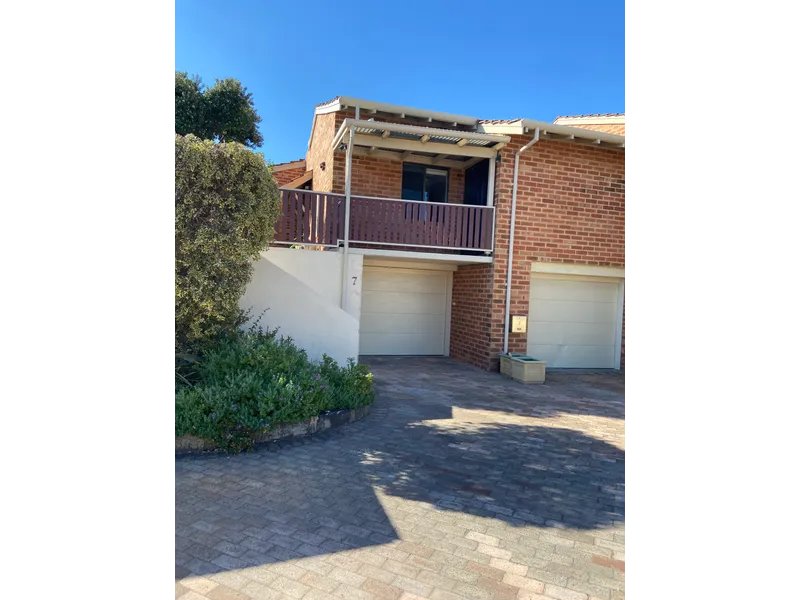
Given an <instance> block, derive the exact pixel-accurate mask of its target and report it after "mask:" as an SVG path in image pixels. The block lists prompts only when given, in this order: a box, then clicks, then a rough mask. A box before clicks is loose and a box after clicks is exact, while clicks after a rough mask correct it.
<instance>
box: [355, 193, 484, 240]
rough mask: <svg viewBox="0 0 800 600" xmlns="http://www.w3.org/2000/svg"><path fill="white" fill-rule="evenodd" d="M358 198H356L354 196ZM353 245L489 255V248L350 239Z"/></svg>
mask: <svg viewBox="0 0 800 600" xmlns="http://www.w3.org/2000/svg"><path fill="white" fill-rule="evenodd" d="M356 198H358V196H356ZM450 206H469V205H468V204H451V205H450ZM350 241H351V242H352V243H354V244H373V245H374V246H400V247H404V248H408V247H409V246H411V247H413V248H431V249H435V250H450V251H454V252H455V251H460V250H463V251H465V252H488V253H491V252H492V249H491V248H463V247H461V246H455V247H454V246H432V245H431V244H411V243H407V242H376V241H374V240H357V239H355V238H352V239H351V240H350Z"/></svg>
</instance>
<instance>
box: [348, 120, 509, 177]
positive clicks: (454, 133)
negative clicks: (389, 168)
mask: <svg viewBox="0 0 800 600" xmlns="http://www.w3.org/2000/svg"><path fill="white" fill-rule="evenodd" d="M351 129H352V131H353V134H354V136H353V137H354V139H353V146H354V148H353V150H354V153H355V154H356V155H362V156H363V155H367V156H375V157H380V158H388V159H390V160H399V161H406V160H413V161H414V162H420V163H425V164H434V165H441V166H445V167H453V168H459V169H464V168H466V167H468V166H471V165H472V164H475V162H477V161H478V160H480V159H482V158H494V157H495V156H496V155H497V152H498V151H499V150H500V149H501V148H502V147H503V146H505V145H506V144H508V142H509V141H510V140H511V138H510V137H509V136H507V135H499V134H494V133H476V132H472V131H459V130H457V129H436V128H433V127H423V126H419V125H402V124H399V123H386V122H383V121H375V120H372V119H370V120H366V121H365V120H362V119H345V120H344V122H343V123H342V125H341V127H340V128H339V131H338V132H337V133H336V137H335V138H334V140H333V144H332V147H333V149H334V150H335V149H337V148H339V147H340V146H342V145H343V144H345V143H346V142H345V134H347V133H348V132H349V131H350V130H351Z"/></svg>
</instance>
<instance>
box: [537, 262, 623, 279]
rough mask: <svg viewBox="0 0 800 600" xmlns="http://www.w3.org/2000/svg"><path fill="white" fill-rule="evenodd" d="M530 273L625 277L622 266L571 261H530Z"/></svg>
mask: <svg viewBox="0 0 800 600" xmlns="http://www.w3.org/2000/svg"><path fill="white" fill-rule="evenodd" d="M531 272H532V273H552V274H556V275H585V276H589V277H619V278H620V279H625V268H624V267H621V268H620V267H595V266H592V265H576V264H571V263H551V262H532V263H531Z"/></svg>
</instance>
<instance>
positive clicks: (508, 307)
mask: <svg viewBox="0 0 800 600" xmlns="http://www.w3.org/2000/svg"><path fill="white" fill-rule="evenodd" d="M538 141H539V128H538V127H537V128H536V132H535V133H534V134H533V139H532V140H531V141H530V142H528V143H527V144H525V145H524V146H523V147H522V148H520V149H519V150H517V153H516V154H515V155H514V185H513V188H512V190H513V191H512V192H511V227H510V232H509V236H508V273H507V274H506V323H505V329H504V330H503V354H508V322H509V320H510V318H511V268H512V266H513V264H514V227H515V225H516V219H517V178H518V177H519V155H520V154H522V153H523V152H525V150H527V149H528V148H530V147H531V146H533V145H534V144H535V143H536V142H538Z"/></svg>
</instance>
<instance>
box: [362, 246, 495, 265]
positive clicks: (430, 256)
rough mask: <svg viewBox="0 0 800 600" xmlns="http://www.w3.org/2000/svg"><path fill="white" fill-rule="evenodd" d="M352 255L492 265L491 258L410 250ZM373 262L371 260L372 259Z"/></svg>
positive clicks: (374, 251)
mask: <svg viewBox="0 0 800 600" xmlns="http://www.w3.org/2000/svg"><path fill="white" fill-rule="evenodd" d="M406 245H407V244H406ZM350 254H363V255H364V257H365V259H364V260H365V261H366V257H367V256H374V257H387V258H389V257H391V258H396V259H411V260H415V261H437V262H443V263H448V262H449V263H455V264H478V263H491V262H492V257H491V256H463V255H461V254H438V253H433V252H411V251H409V250H379V249H377V248H350ZM370 260H371V259H370Z"/></svg>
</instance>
